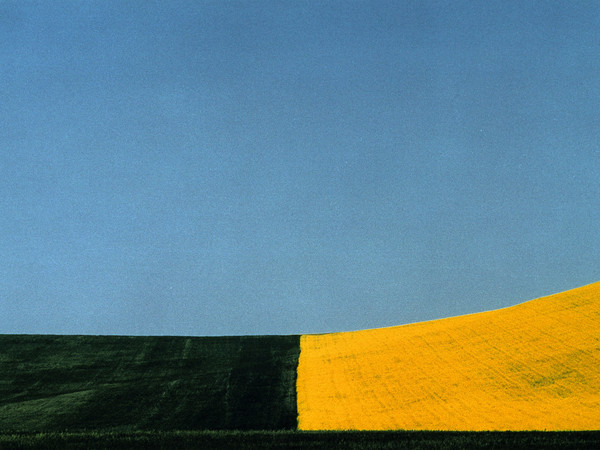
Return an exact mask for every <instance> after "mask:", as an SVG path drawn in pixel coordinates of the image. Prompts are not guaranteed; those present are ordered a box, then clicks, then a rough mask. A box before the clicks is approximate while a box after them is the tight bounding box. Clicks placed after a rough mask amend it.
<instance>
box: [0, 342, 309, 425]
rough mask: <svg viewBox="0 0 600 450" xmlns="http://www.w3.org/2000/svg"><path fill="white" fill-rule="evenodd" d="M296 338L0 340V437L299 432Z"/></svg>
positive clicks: (297, 348) (297, 344)
mask: <svg viewBox="0 0 600 450" xmlns="http://www.w3.org/2000/svg"><path fill="white" fill-rule="evenodd" d="M298 340H299V337H298V336H268V337H264V336H245V337H205V338H183V337H117V336H41V335H40V336H27V335H2V336H0V432H6V431H32V430H33V431H64V430H111V431H132V430H227V429H229V430H248V429H264V430H269V429H294V428H296V421H297V411H296V390H295V380H296V367H297V364H298V352H299V343H298Z"/></svg>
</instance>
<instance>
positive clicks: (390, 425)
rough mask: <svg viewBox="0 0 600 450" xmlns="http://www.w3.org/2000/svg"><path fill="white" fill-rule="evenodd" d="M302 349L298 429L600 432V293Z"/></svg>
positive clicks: (341, 337) (343, 337)
mask: <svg viewBox="0 0 600 450" xmlns="http://www.w3.org/2000/svg"><path fill="white" fill-rule="evenodd" d="M300 348H301V352H300V358H299V366H298V378H297V397H298V426H299V428H300V429H304V430H340V429H342V430H343V429H360V430H394V429H412V430H465V431H469V430H472V431H476V430H597V429H600V283H594V284H590V285H587V286H583V287H581V288H577V289H573V290H570V291H566V292H563V293H560V294H556V295H551V296H547V297H542V298H539V299H536V300H532V301H529V302H526V303H522V304H519V305H517V306H513V307H510V308H505V309H501V310H496V311H489V312H484V313H478V314H472V315H466V316H459V317H453V318H448V319H442V320H436V321H431V322H422V323H416V324H411V325H405V326H398V327H391V328H382V329H374V330H364V331H356V332H345V333H332V334H325V335H304V336H302V337H301V340H300Z"/></svg>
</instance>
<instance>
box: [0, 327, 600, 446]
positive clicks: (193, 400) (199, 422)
mask: <svg viewBox="0 0 600 450" xmlns="http://www.w3.org/2000/svg"><path fill="white" fill-rule="evenodd" d="M298 356H299V336H243V337H212V338H184V337H118V336H30V335H17V336H15V335H0V449H31V448H40V449H41V448H43V449H80V448H105V449H129V448H133V449H172V448H181V449H193V448H211V449H219V448H223V449H225V448H227V449H229V448H236V449H258V448H267V449H269V448H271V449H273V448H278V449H284V448H309V449H310V448H340V449H358V448H361V449H385V448H390V449H391V448H394V449H396V448H398V449H404V448H406V449H409V448H410V449H415V448H417V449H418V448H424V449H425V448H426V449H463V448H473V449H495V448H498V449H500V448H550V449H565V448H566V449H588V448H589V449H596V448H600V432H573V433H571V432H564V433H555V432H552V433H543V432H519V433H456V432H410V431H398V432H299V431H296V426H297V409H296V389H295V382H296V367H297V364H298Z"/></svg>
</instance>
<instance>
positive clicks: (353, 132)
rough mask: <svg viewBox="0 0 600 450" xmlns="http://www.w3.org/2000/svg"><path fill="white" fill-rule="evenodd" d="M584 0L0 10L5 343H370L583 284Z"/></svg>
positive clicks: (591, 196) (78, 4)
mask: <svg viewBox="0 0 600 450" xmlns="http://www.w3.org/2000/svg"><path fill="white" fill-rule="evenodd" d="M599 29H600V3H599V2H595V1H578V2H573V1H522V0H517V1H508V0H500V1H494V0H490V1H487V0H486V1H477V0H473V1H427V0H425V1H408V0H399V1H371V2H367V1H326V2H320V1H316V0H315V1H304V0H294V1H282V0H280V1H267V0H259V1H222V0H217V1H174V0H169V1H145V0H144V1H128V0H123V1H112V0H102V1H79V0H77V1H75V0H74V1H60V0H59V1H56V2H55V1H30V0H26V1H21V0H6V1H2V2H0V333H17V334H21V333H41V334H124V335H192V336H208V335H212V336H218V335H245V334H300V333H322V332H334V331H349V330H359V329H366V328H378V327H386V326H393V325H400V324H406V323H412V322H418V321H425V320H432V319H439V318H443V317H449V316H455V315H461V314H468V313H474V312H479V311H485V310H490V309H497V308H502V307H507V306H511V305H514V304H517V303H520V302H523V301H527V300H531V299H533V298H537V297H540V296H544V295H549V294H553V293H557V292H561V291H564V290H568V289H571V288H575V287H578V286H581V285H584V284H588V283H592V282H595V281H599V280H600V258H599V255H600V226H599V225H598V224H599V223H600V176H599V175H600V120H598V112H599V111H600V76H599V74H600V33H598V30H599Z"/></svg>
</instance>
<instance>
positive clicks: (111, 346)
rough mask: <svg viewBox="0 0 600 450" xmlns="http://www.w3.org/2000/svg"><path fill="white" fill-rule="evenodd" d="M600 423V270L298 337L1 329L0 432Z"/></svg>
mask: <svg viewBox="0 0 600 450" xmlns="http://www.w3.org/2000/svg"><path fill="white" fill-rule="evenodd" d="M297 428H299V429H300V430H450V431H451V430H459V431H478V430H486V431H488V430H557V431H559V430H600V283H596V284H591V285H588V286H584V287H581V288H578V289H573V290H571V291H567V292H563V293H560V294H556V295H551V296H548V297H543V298H539V299H536V300H532V301H529V302H526V303H522V304H520V305H517V306H513V307H510V308H505V309H500V310H496V311H489V312H484V313H478V314H471V315H466V316H460V317H452V318H447V319H442V320H436V321H431V322H422V323H415V324H410V325H404V326H397V327H390V328H381V329H374V330H363V331H356V332H347V333H331V334H323V335H302V336H233V337H194V338H189V337H188V338H186V337H123V336H43V335H0V433H6V432H9V431H19V430H22V431H63V430H71V431H77V430H102V431H103V432H104V431H118V432H121V431H123V432H131V431H135V430H166V431H169V430H281V429H288V430H295V429H297Z"/></svg>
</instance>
